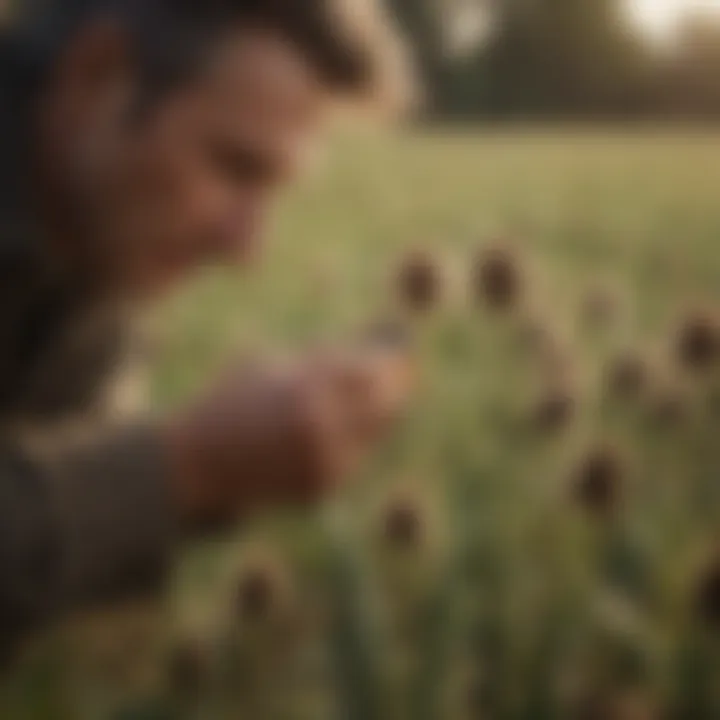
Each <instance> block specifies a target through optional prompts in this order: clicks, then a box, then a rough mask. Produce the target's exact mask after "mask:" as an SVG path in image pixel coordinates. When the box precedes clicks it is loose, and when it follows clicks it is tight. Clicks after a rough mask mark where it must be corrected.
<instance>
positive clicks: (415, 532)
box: [383, 499, 425, 549]
mask: <svg viewBox="0 0 720 720" xmlns="http://www.w3.org/2000/svg"><path fill="white" fill-rule="evenodd" d="M424 533H425V518H424V517H423V513H422V510H421V509H420V507H418V506H417V504H415V503H414V502H412V501H411V500H409V499H404V500H396V501H395V502H393V503H392V504H391V505H390V506H389V507H388V508H387V510H386V512H385V516H384V518H383V535H384V537H385V540H386V541H387V542H388V543H389V544H390V545H392V546H394V547H398V548H404V549H408V548H414V547H417V546H418V545H420V544H421V543H422V541H423V536H424Z"/></svg>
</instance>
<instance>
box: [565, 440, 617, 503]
mask: <svg viewBox="0 0 720 720" xmlns="http://www.w3.org/2000/svg"><path fill="white" fill-rule="evenodd" d="M622 482H623V464H622V460H621V458H620V457H619V455H618V453H617V452H616V451H615V450H614V448H612V447H609V446H605V447H598V448H596V449H594V450H592V451H590V452H589V453H588V454H587V455H586V456H585V458H583V460H582V461H581V463H580V465H579V467H578V468H577V470H576V474H575V481H574V492H575V498H576V500H577V501H578V503H579V504H580V505H581V506H582V507H583V508H584V509H585V510H586V511H587V512H589V513H590V514H592V515H595V516H599V517H608V516H610V515H612V514H613V512H614V511H615V509H616V508H617V505H618V503H619V500H620V495H621V492H622Z"/></svg>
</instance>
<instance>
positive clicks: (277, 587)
mask: <svg viewBox="0 0 720 720" xmlns="http://www.w3.org/2000/svg"><path fill="white" fill-rule="evenodd" d="M281 593H282V589H281V582H280V579H279V578H278V576H277V573H276V572H275V569H274V568H272V567H270V566H269V565H268V566H263V565H260V564H258V565H256V566H253V567H249V568H247V569H246V570H245V571H244V572H243V573H242V575H241V576H240V579H239V581H238V585H237V593H236V598H235V600H236V609H237V613H238V615H239V617H241V618H243V619H244V620H247V621H250V622H262V621H264V620H266V619H267V618H268V617H270V615H272V613H273V612H274V611H275V609H276V608H277V606H278V604H279V602H280V596H281Z"/></svg>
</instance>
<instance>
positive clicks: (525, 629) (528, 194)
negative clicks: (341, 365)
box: [18, 129, 720, 720]
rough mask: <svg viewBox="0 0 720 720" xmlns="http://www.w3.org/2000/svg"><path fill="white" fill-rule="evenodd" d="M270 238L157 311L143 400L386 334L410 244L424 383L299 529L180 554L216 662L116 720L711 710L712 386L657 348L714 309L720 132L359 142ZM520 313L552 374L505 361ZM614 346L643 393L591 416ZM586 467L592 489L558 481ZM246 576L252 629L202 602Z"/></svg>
mask: <svg viewBox="0 0 720 720" xmlns="http://www.w3.org/2000/svg"><path fill="white" fill-rule="evenodd" d="M272 235H273V241H272V244H271V246H270V247H269V249H268V252H267V257H266V259H265V263H264V264H263V266H262V268H261V269H260V271H259V272H258V273H254V274H253V275H252V276H248V277H241V276H238V275H237V274H231V273H227V274H225V275H223V276H222V277H218V276H217V275H213V276H209V277H208V278H206V279H203V280H202V281H201V282H199V283H198V284H197V285H196V286H195V287H193V288H192V289H191V290H190V291H189V292H187V293H186V294H185V295H183V297H181V298H179V299H178V301H177V302H174V303H173V304H172V306H171V307H169V308H166V309H165V310H164V311H163V316H162V318H163V323H162V327H163V330H164V333H165V340H166V348H165V350H164V353H163V358H162V362H161V363H160V365H159V366H158V368H157V374H156V380H155V392H156V398H157V401H158V402H159V403H160V404H162V405H168V404H169V405H172V404H174V403H177V402H179V401H180V400H182V399H183V398H185V397H187V396H188V395H189V394H190V393H192V392H193V391H194V390H196V389H197V388H199V387H201V386H202V383H203V381H204V380H205V379H206V378H207V376H208V374H209V373H211V372H212V371H213V370H214V369H216V368H218V367H219V366H220V365H221V364H222V363H224V362H226V361H227V359H228V356H232V353H234V352H237V351H241V352H242V351H248V350H254V349H256V348H258V347H270V348H272V347H280V348H286V347H303V346H305V345H308V344H312V343H315V342H317V341H338V340H343V339H346V338H348V337H351V336H352V335H353V333H355V332H356V331H357V330H358V328H360V327H362V326H363V325H365V324H366V323H367V322H369V321H372V320H376V319H378V318H385V317H388V316H390V317H396V316H397V314H398V299H397V294H396V292H395V291H394V283H393V279H394V278H395V277H396V271H397V268H398V265H399V264H400V263H402V259H403V258H404V257H405V256H406V254H407V253H408V252H410V251H412V250H414V249H416V248H417V247H418V246H421V247H423V248H425V249H426V250H427V251H428V252H429V253H431V254H432V256H433V258H435V262H436V263H437V267H438V268H439V269H441V270H442V276H443V278H444V279H443V287H444V293H443V295H444V298H443V301H442V302H441V303H440V304H439V306H438V307H437V308H436V309H434V310H433V311H432V312H430V313H428V314H427V315H426V316H425V317H423V318H422V319H418V318H413V319H412V320H411V321H410V322H411V323H412V324H413V326H414V328H415V331H416V333H417V338H418V350H417V362H418V365H419V367H420V371H421V372H420V376H421V378H422V382H421V387H420V391H419V394H418V397H417V399H416V401H415V402H414V404H413V406H412V408H411V412H410V414H409V417H408V418H407V420H406V422H405V423H404V425H403V426H402V427H401V428H400V429H399V432H398V434H397V436H396V437H395V438H393V439H392V440H391V442H390V443H389V444H388V445H387V447H385V448H384V449H383V450H382V452H381V453H380V456H379V457H378V458H377V459H376V460H375V461H374V462H373V463H372V464H371V466H370V467H368V468H367V469H366V471H365V473H364V477H363V478H361V479H360V482H359V483H358V484H357V485H356V486H354V487H353V488H352V489H350V490H348V491H346V492H345V493H344V495H343V496H342V497H341V498H340V499H339V500H338V501H337V502H336V503H334V504H333V506H332V507H331V508H328V509H327V510H326V511H323V513H321V515H320V517H318V516H314V517H310V518H297V517H291V518H288V517H272V518H267V519H262V520H259V521H258V522H257V527H248V528H245V530H244V532H243V533H242V534H241V536H240V537H239V538H237V540H236V541H233V542H228V543H224V544H222V545H221V546H217V545H211V546H205V547H202V548H198V549H196V550H194V551H193V552H191V553H189V556H188V558H187V561H186V562H185V564H184V566H183V569H182V572H181V573H180V575H179V578H178V590H177V592H176V593H175V598H176V600H177V603H176V605H177V613H176V615H177V618H178V620H177V623H176V625H177V627H176V630H175V632H176V634H177V635H183V633H195V634H197V635H198V636H199V637H200V638H201V647H203V648H204V647H205V645H202V643H205V642H207V643H208V644H209V646H212V651H210V650H208V653H209V655H210V656H211V660H209V661H208V660H207V657H206V655H205V654H204V652H191V653H190V657H189V658H188V657H186V656H185V657H184V663H185V664H184V665H183V664H182V663H181V670H182V671H183V672H184V673H185V674H184V675H183V674H182V673H181V675H180V677H181V678H182V679H181V682H180V687H176V688H175V689H174V692H173V693H172V694H171V697H170V700H169V701H168V700H167V698H165V701H164V702H161V703H160V706H157V707H156V703H155V702H154V701H153V702H150V701H149V700H147V698H146V697H144V696H143V694H142V693H140V694H139V696H138V698H137V699H138V702H139V705H138V709H137V710H136V711H135V710H132V708H131V709H129V710H128V712H127V713H126V714H125V715H122V716H121V715H117V716H113V717H118V718H119V717H123V718H140V717H145V718H150V717H199V718H207V719H208V720H214V718H222V719H223V720H224V718H238V717H240V718H258V719H260V720H264V719H265V718H268V719H274V718H288V719H289V718H313V719H317V720H320V719H321V718H325V717H327V718H335V717H337V718H340V717H343V718H358V720H374V718H381V717H382V718H392V719H393V720H394V719H395V718H398V719H400V718H410V719H412V720H419V719H420V718H427V719H428V720H430V718H437V719H438V720H439V719H440V718H443V719H447V720H461V719H462V718H486V717H487V718H527V719H528V720H539V719H541V718H563V717H568V718H580V717H583V718H600V719H601V720H641V719H643V720H644V719H645V718H655V717H658V718H659V717H661V714H660V708H661V707H664V708H669V709H670V710H671V711H672V713H673V714H672V715H671V717H674V718H675V717H676V718H680V719H681V720H690V718H692V719H693V720H703V719H704V718H708V720H710V719H711V718H718V717H720V685H719V684H718V683H716V682H715V680H716V679H717V677H718V673H720V577H718V579H717V581H716V583H717V587H716V586H715V585H713V582H714V581H715V577H714V575H713V574H712V568H711V570H707V569H706V565H707V563H708V562H710V561H711V560H712V559H713V557H715V555H717V553H718V552H720V542H718V540H720V538H719V537H718V536H719V535H720V522H719V521H720V445H719V444H718V442H717V439H718V437H719V436H718V431H719V430H720V408H719V407H718V405H720V402H719V399H720V382H719V381H720V364H716V366H715V368H709V369H707V370H704V371H703V372H702V373H701V375H702V377H697V375H698V374H699V373H693V372H683V371H682V370H680V369H677V368H676V367H675V365H676V362H675V356H674V353H673V348H674V345H673V340H674V338H675V336H674V335H673V332H674V330H675V328H676V326H677V323H678V322H679V320H681V319H682V317H683V313H686V312H687V311H688V308H692V307H695V306H697V305H700V306H702V307H708V306H709V307H713V306H714V309H715V310H717V309H718V308H719V307H720V135H717V134H713V133H696V134H692V135H691V134H687V133H686V134H683V133H681V132H680V131H678V132H670V131H657V132H650V131H647V130H637V131H635V132H633V133H611V132H599V131H593V130H586V131H571V130H560V129H557V130H547V131H533V132H529V131H517V132H515V133H513V132H489V131H488V132H485V133H466V134H453V135H450V134H443V133H437V134H432V135H416V136H412V135H403V136H399V137H392V138H388V137H374V136H363V137H361V138H359V139H355V140H353V141H352V142H347V141H342V142H339V143H338V147H337V148H336V151H335V152H334V153H333V154H332V155H331V157H330V158H329V161H328V165H327V167H324V168H323V169H322V171H321V172H320V173H319V174H318V176H317V177H315V178H313V179H311V181H309V182H308V183H307V185H306V186H305V187H303V188H301V189H300V190H299V191H297V192H296V193H295V194H294V195H293V197H291V198H289V200H288V202H287V203H286V206H285V207H284V208H283V213H282V216H281V218H280V220H279V222H278V226H277V228H276V229H275V231H274V232H273V233H272ZM498 241H502V242H505V241H510V242H512V244H513V246H514V247H515V248H516V251H517V256H518V258H519V262H520V263H521V265H522V267H523V269H524V270H526V273H525V275H523V277H524V279H523V283H522V289H523V294H522V295H523V299H522V302H521V303H519V307H518V309H517V311H515V312H510V313H506V312H497V311H493V310H492V309H491V308H488V307H487V306H486V305H483V304H482V303H477V302H476V301H474V299H473V297H472V293H471V292H470V286H469V278H470V274H471V268H472V264H473V262H475V259H476V258H477V256H478V253H479V252H481V250H482V248H483V247H484V246H486V245H487V244H493V243H497V242H498ZM593 297H601V298H604V300H603V301H602V302H600V310H599V311H598V312H599V315H600V316H602V317H599V318H595V320H597V322H596V323H595V325H592V322H591V318H590V319H589V317H588V313H591V312H592V306H590V307H589V303H592V302H593V300H592V298H593ZM597 302H598V301H596V304H597ZM606 310H607V312H605V311H606ZM596 314H598V313H596ZM606 316H607V317H606ZM529 319H532V320H533V322H535V323H537V324H538V325H539V326H540V328H541V329H542V330H545V331H547V332H548V333H549V334H550V335H551V337H552V338H553V343H554V345H553V347H554V349H555V350H557V353H555V354H552V357H551V358H549V357H546V356H545V355H543V356H542V357H540V356H538V355H537V354H536V353H535V352H534V351H532V350H531V349H529V348H530V346H522V345H519V340H518V338H519V337H520V335H519V333H521V332H522V331H523V329H527V325H526V322H527V321H528V320H529ZM591 325H592V327H591ZM523 337H524V336H523ZM523 348H524V349H523ZM628 349H630V350H632V351H633V352H635V353H638V354H640V355H641V356H642V357H643V358H647V359H648V364H649V368H650V369H649V370H648V377H649V378H650V379H649V380H648V383H649V384H648V388H646V390H645V391H644V393H646V394H644V393H640V395H641V396H638V397H637V398H627V397H625V398H622V397H621V398H619V399H618V398H611V397H609V396H608V392H606V388H605V385H604V381H603V378H604V377H605V373H606V369H607V367H608V366H609V363H611V361H612V360H613V359H614V358H615V357H616V356H617V355H618V354H619V353H624V352H625V351H626V350H628ZM716 360H717V358H716ZM558 386H561V389H562V391H563V392H565V393H567V394H569V395H570V401H571V404H572V412H571V413H570V418H569V420H567V421H565V420H563V419H562V417H561V419H560V421H558V423H557V425H558V426H559V427H557V428H556V427H554V424H555V423H554V422H552V421H550V422H549V423H547V422H545V421H543V419H542V417H540V418H539V419H538V417H537V416H536V415H533V407H534V399H535V398H536V397H538V396H539V397H540V398H542V397H543V393H544V392H545V391H548V392H549V391H551V390H554V389H556V388H558ZM663 393H666V394H665V395H663ZM668 397H670V400H668ZM666 401H667V402H666ZM671 401H672V402H671ZM664 402H666V404H665V405H663V403H664ZM673 403H674V404H673ZM668 407H669V408H670V409H669V410H668ZM663 413H664V414H663ZM561 414H562V413H561ZM533 418H535V422H533ZM548 424H549V426H551V427H546V425H548ZM595 448H599V452H600V453H605V455H604V457H605V458H607V456H609V458H610V459H609V460H608V461H607V462H606V463H605V466H607V465H609V466H610V467H611V470H609V471H608V470H606V471H605V472H604V474H603V471H598V473H596V475H597V476H598V477H599V478H600V479H599V480H598V478H597V477H595V480H593V479H592V478H591V479H589V480H588V479H587V478H585V479H583V477H582V475H580V476H578V477H576V472H575V468H576V467H579V468H580V470H579V471H578V472H580V473H582V472H583V470H582V468H583V467H585V466H586V465H587V463H588V462H590V461H589V460H588V458H589V457H591V456H592V453H593V450H594V449H595ZM583 463H585V465H583ZM588 473H590V474H592V471H587V468H586V474H588ZM583 482H586V483H588V484H589V487H590V489H589V490H588V489H587V488H585V489H580V490H578V487H581V486H582V483H583ZM598 484H599V486H600V489H599V490H598V488H597V486H598ZM582 487H584V486H582ZM396 494H399V495H397V497H396ZM398 498H400V499H398ZM384 508H385V510H384ZM387 508H390V510H387ZM384 512H385V513H388V512H389V513H390V515H387V514H386V515H383V513H384ZM393 512H395V515H394V516H393V515H392V513H393ZM393 517H394V519H392V518H393ZM388 518H390V519H388ZM258 548H261V549H258ZM713 553H715V555H713ZM268 554H270V556H271V557H270V559H268V557H267V555H268ZM243 558H245V561H246V562H248V563H249V564H250V565H251V566H252V564H253V563H256V564H257V565H258V567H259V570H258V571H256V572H259V573H260V576H261V578H262V577H265V580H266V584H265V585H262V582H261V583H260V585H261V589H262V588H263V587H264V588H265V591H266V592H265V594H263V592H260V597H261V601H260V605H261V606H262V608H265V605H269V606H271V610H272V612H270V611H268V612H267V616H266V615H265V614H264V613H265V610H263V611H262V613H261V614H262V615H263V616H262V618H261V620H262V621H261V622H254V621H253V618H252V617H251V618H250V619H248V617H247V615H248V609H247V607H245V605H243V602H244V601H243V600H242V597H244V596H241V599H240V600H238V599H237V593H236V594H235V595H233V594H232V592H230V591H227V589H223V588H224V585H223V583H225V582H227V581H228V580H227V576H229V577H230V582H235V583H237V582H238V581H237V579H233V578H234V577H235V576H234V575H233V572H234V570H233V568H234V566H235V565H236V564H237V562H241V563H242V561H243ZM276 563H279V564H280V565H281V566H284V564H285V563H287V566H288V568H292V569H291V570H288V571H287V572H288V574H289V575H292V580H287V583H288V584H289V585H290V586H291V587H292V588H294V589H289V588H286V587H285V580H284V579H283V578H284V577H285V573H284V571H279V570H278V571H276V570H275V569H274V568H275V564H276ZM238 572H239V573H240V575H242V570H239V571H238ZM263 573H264V575H263ZM278 573H279V576H278ZM708 573H709V574H708ZM717 573H718V575H719V576H720V569H718V571H717ZM240 582H241V583H242V581H240ZM233 587H234V586H233ZM698 587H700V588H701V590H702V592H700V599H698V590H697V588H698ZM268 588H270V590H269V591H268ZM253 597H254V596H253ZM228 598H235V601H234V603H233V602H230V601H229V600H228ZM238 603H239V604H238ZM263 603H264V604H263ZM287 606H292V607H293V609H294V612H290V611H288V610H287ZM228 608H233V610H232V611H229V610H228ZM238 613H239V614H240V615H243V613H244V614H245V615H244V616H243V617H240V618H239V619H238V618H237V617H234V615H237V614H238ZM250 615H252V612H250ZM289 616H292V617H293V618H294V621H296V622H293V623H292V628H293V631H292V632H290V631H289V630H288V627H287V618H288V617H289ZM298 619H299V622H297V621H298ZM255 620H257V618H255ZM255 625H260V626H261V627H255ZM298 627H299V628H300V630H299V631H298ZM713 633H715V635H714V636H713ZM193 647H196V648H197V646H193ZM288 648H289V649H288ZM206 661H207V664H209V665H210V666H211V667H210V668H209V669H208V667H206ZM198 678H199V679H198ZM74 681H75V686H76V687H83V684H85V685H87V682H85V683H83V682H82V676H81V677H80V678H78V677H76V678H75V679H74ZM196 681H197V683H198V686H199V688H200V690H199V694H198V695H194V694H193V692H192V690H193V688H192V686H193V685H194V684H195V682H196ZM93 682H94V683H96V685H97V684H98V683H100V681H99V680H97V679H95V680H93ZM100 684H101V683H100ZM143 687H144V686H143ZM117 692H120V691H117ZM134 692H136V693H137V691H134ZM80 694H83V693H82V692H81V693H80ZM85 694H87V693H85ZM112 696H113V695H112V692H111V691H109V690H107V691H106V692H105V695H103V697H104V700H103V702H104V703H105V704H106V706H109V705H111V704H112V703H110V702H109V701H107V697H112ZM132 697H134V696H132ZM116 699H117V698H116ZM86 702H87V703H89V704H88V705H87V707H99V705H97V706H96V705H93V704H92V703H91V702H90V701H87V698H86ZM97 702H98V703H99V702H100V701H97ZM158 702H160V700H158ZM174 703H177V704H179V705H180V706H182V708H183V709H182V712H181V711H180V710H177V707H176V710H172V709H171V708H172V707H174ZM100 704H101V705H102V703H100ZM130 705H132V703H130ZM161 711H162V712H165V713H166V714H165V715H162V713H161ZM583 712H584V713H586V714H582V713H583ZM88 713H89V714H88V716H89V717H93V716H92V714H91V712H90V711H88ZM133 713H135V714H133ZM142 713H145V714H142ZM592 713H595V714H592ZM642 713H647V714H642ZM56 716H57V717H59V715H53V714H52V711H47V712H45V714H43V712H40V711H38V712H36V714H34V715H32V714H29V715H28V717H50V718H54V717H56ZM70 716H72V715H70ZM76 716H77V715H76ZM18 717H20V716H19V715H18ZM95 717H97V715H95Z"/></svg>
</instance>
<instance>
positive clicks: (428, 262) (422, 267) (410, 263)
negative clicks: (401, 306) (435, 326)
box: [398, 251, 443, 312]
mask: <svg viewBox="0 0 720 720" xmlns="http://www.w3.org/2000/svg"><path fill="white" fill-rule="evenodd" d="M398 290H399V294H400V297H401V299H402V301H403V302H404V303H405V305H407V307H409V308H410V309H411V310H413V311H416V312H426V311H428V310H431V309H432V308H433V307H435V306H436V305H437V304H438V303H439V302H440V300H441V297H442V293H443V278H442V272H441V268H440V266H439V264H438V262H437V260H436V259H435V258H433V257H432V256H431V255H430V254H429V253H427V252H422V251H415V252H413V253H412V254H410V255H409V256H408V257H407V258H406V259H405V261H404V263H403V264H402V266H401V268H400V271H399V275H398Z"/></svg>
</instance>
